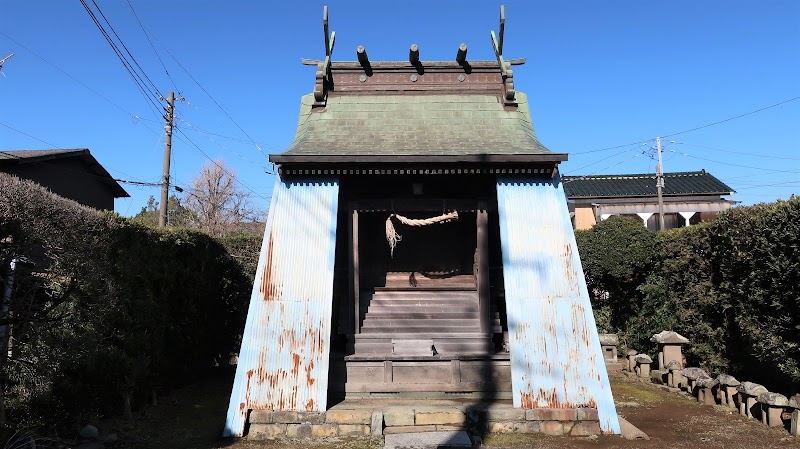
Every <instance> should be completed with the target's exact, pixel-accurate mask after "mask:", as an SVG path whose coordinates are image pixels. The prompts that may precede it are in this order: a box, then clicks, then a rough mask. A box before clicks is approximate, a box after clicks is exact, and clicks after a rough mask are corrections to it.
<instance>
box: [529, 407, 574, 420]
mask: <svg viewBox="0 0 800 449" xmlns="http://www.w3.org/2000/svg"><path fill="white" fill-rule="evenodd" d="M525 418H526V419H527V420H528V421H575V420H577V419H578V412H577V410H576V409H574V408H533V409H530V410H526V412H525Z"/></svg>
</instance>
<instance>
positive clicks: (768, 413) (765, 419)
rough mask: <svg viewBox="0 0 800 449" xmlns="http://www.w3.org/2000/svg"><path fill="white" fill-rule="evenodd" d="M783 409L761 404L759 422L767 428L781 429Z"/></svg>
mask: <svg viewBox="0 0 800 449" xmlns="http://www.w3.org/2000/svg"><path fill="white" fill-rule="evenodd" d="M782 414H783V407H775V406H772V405H767V404H761V422H762V423H763V424H764V425H766V426H769V427H783V420H782V419H781V415H782Z"/></svg>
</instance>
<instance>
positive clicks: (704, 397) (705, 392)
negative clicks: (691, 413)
mask: <svg viewBox="0 0 800 449" xmlns="http://www.w3.org/2000/svg"><path fill="white" fill-rule="evenodd" d="M697 402H700V403H702V404H705V405H715V404H716V403H717V401H716V399H715V398H714V393H713V392H712V391H711V388H708V387H702V388H698V389H697Z"/></svg>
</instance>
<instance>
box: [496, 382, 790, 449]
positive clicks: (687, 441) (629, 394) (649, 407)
mask: <svg viewBox="0 0 800 449" xmlns="http://www.w3.org/2000/svg"><path fill="white" fill-rule="evenodd" d="M611 389H612V390H613V391H614V400H615V402H616V403H617V413H619V414H620V415H621V416H622V417H624V418H625V419H627V420H628V421H630V422H631V424H633V425H634V426H636V427H638V428H639V429H640V430H642V431H643V432H644V433H646V434H647V435H648V436H649V437H650V440H649V441H628V440H624V439H622V438H620V437H618V436H601V437H599V438H592V439H584V438H562V437H548V436H546V435H496V436H494V437H490V438H488V439H487V441H486V442H485V443H486V444H485V446H487V447H517V448H522V447H526V448H548V449H549V448H553V449H559V448H593V449H614V448H646V449H683V448H686V449H700V448H703V449H706V448H708V449H739V448H741V449H755V448H800V438H797V437H792V436H791V435H789V433H788V432H787V431H786V430H785V429H771V428H768V427H766V426H764V425H762V424H761V423H760V422H758V421H756V420H754V419H748V418H744V417H742V416H739V415H738V413H734V412H733V411H731V410H728V409H725V408H723V407H720V406H714V407H712V406H707V405H701V404H700V403H698V402H697V401H696V400H695V399H694V398H690V397H689V396H686V395H684V394H679V393H670V392H667V391H665V390H663V389H661V387H659V386H657V385H653V384H650V383H643V382H639V381H637V380H635V379H633V378H627V377H625V376H622V375H619V374H617V375H612V376H611Z"/></svg>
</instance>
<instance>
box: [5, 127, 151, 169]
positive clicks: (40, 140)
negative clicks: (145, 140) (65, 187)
mask: <svg viewBox="0 0 800 449" xmlns="http://www.w3.org/2000/svg"><path fill="white" fill-rule="evenodd" d="M0 126H4V127H6V128H8V129H10V130H12V131H15V132H18V133H20V134H22V135H24V136H28V137H30V138H31V139H34V140H38V141H39V142H42V143H43V144H45V145H48V146H50V147H53V148H55V149H56V150H62V151H69V150H68V149H66V148H62V147H60V146H58V145H53V144H52V143H50V142H48V141H46V140H43V139H40V138H38V137H36V136H34V135H31V134H28V133H26V132H25V131H22V130H19V129H17V128H14V127H13V126H9V125H6V124H5V123H2V122H0ZM0 153H2V154H5V155H8V156H11V157H14V158H15V159H22V158H21V157H20V156H17V155H16V154H14V153H9V152H6V151H0ZM40 163H49V162H47V161H41V162H40ZM59 167H60V168H61V169H64V170H71V171H78V170H74V169H70V168H68V167H63V166H59ZM103 168H105V169H108V170H110V171H115V172H117V173H121V174H123V175H125V176H128V177H130V178H133V176H131V175H129V174H126V173H124V172H122V171H120V170H117V169H114V168H111V167H109V166H107V165H103ZM80 173H83V174H86V175H89V176H94V177H97V178H102V179H106V178H105V177H104V176H99V175H92V174H90V173H85V172H83V171H80ZM115 181H116V179H115ZM140 182H144V181H141V180H140Z"/></svg>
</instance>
